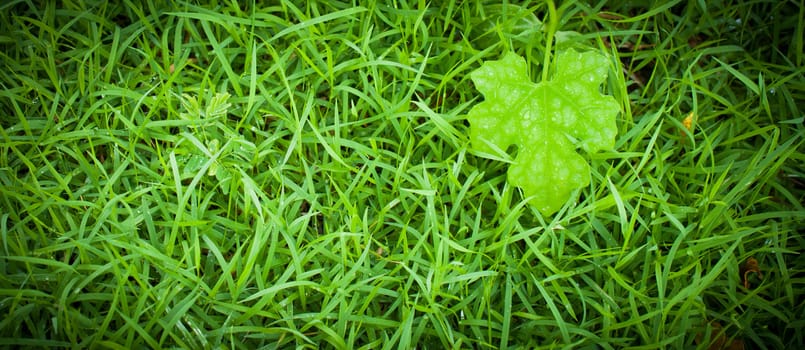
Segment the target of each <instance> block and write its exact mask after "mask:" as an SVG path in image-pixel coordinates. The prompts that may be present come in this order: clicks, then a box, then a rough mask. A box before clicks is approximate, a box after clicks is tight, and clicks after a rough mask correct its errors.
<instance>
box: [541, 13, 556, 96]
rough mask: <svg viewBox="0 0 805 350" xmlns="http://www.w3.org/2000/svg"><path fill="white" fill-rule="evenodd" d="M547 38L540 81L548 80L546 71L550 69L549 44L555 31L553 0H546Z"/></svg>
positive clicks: (551, 42)
mask: <svg viewBox="0 0 805 350" xmlns="http://www.w3.org/2000/svg"><path fill="white" fill-rule="evenodd" d="M547 3H548V21H547V23H548V40H547V44H546V46H545V56H544V58H543V62H542V81H547V80H548V71H549V70H550V69H549V68H550V63H551V45H552V44H553V37H554V34H555V33H556V25H557V20H556V4H554V3H553V0H548V1H547Z"/></svg>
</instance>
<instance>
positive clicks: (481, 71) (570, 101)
mask: <svg viewBox="0 0 805 350" xmlns="http://www.w3.org/2000/svg"><path fill="white" fill-rule="evenodd" d="M608 65H609V64H608V61H607V58H606V57H605V56H603V55H601V54H598V53H595V52H585V53H579V52H577V51H575V50H572V49H570V50H566V51H563V52H560V53H559V54H558V55H557V58H556V71H555V73H554V74H553V77H552V79H551V80H550V81H544V82H541V83H538V84H537V83H533V82H531V81H530V80H529V77H528V72H527V70H526V67H527V66H526V62H525V60H524V59H523V58H522V57H520V56H518V55H517V54H515V53H508V54H506V55H505V56H504V57H503V58H502V59H501V60H498V61H488V62H485V63H484V64H483V65H482V66H481V67H480V68H478V69H477V70H475V71H474V72H472V73H471V78H472V81H473V82H474V83H475V86H476V88H477V89H478V91H480V92H481V93H482V94H483V95H484V98H485V100H484V102H481V103H480V104H478V105H476V106H475V107H473V108H472V109H471V110H470V112H469V114H468V115H467V119H468V120H469V122H470V141H471V142H472V147H473V148H474V149H476V150H478V151H480V152H485V153H489V154H494V153H495V151H496V149H498V150H504V151H505V150H506V148H508V147H509V146H511V145H517V147H518V150H517V157H516V158H515V159H514V163H513V164H512V165H511V166H510V167H509V172H508V181H509V182H511V183H512V184H514V185H516V186H518V187H520V188H521V189H522V190H523V193H524V194H525V196H526V197H528V198H530V203H531V204H532V205H534V206H535V207H536V208H537V209H538V210H539V211H540V212H541V213H542V214H543V215H550V214H552V213H554V212H556V211H557V210H559V208H561V207H562V205H563V204H564V203H565V202H566V201H567V199H568V198H569V197H570V194H571V193H572V192H573V191H574V190H576V189H578V188H580V187H583V186H585V185H587V184H589V183H590V168H589V165H587V162H586V161H585V159H584V158H583V157H582V156H581V155H579V154H578V153H577V151H576V150H577V149H579V148H580V149H583V150H584V151H585V152H588V153H593V152H597V151H600V150H604V149H611V148H612V147H613V146H614V144H615V135H616V133H617V127H616V125H615V117H616V115H617V114H618V113H619V112H620V107H619V105H618V103H617V102H616V101H615V98H613V97H612V96H607V95H603V94H601V92H600V91H599V85H600V84H601V83H602V82H603V81H604V79H606V76H607V69H608Z"/></svg>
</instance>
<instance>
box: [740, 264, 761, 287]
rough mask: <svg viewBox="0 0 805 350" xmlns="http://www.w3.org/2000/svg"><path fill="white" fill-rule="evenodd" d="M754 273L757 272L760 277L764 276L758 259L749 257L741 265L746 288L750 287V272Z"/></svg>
mask: <svg viewBox="0 0 805 350" xmlns="http://www.w3.org/2000/svg"><path fill="white" fill-rule="evenodd" d="M752 273H754V274H756V276H757V278H758V279H762V278H763V273H762V272H761V271H760V264H759V263H758V261H757V259H755V258H753V257H749V258H748V259H746V262H745V263H744V264H743V265H742V266H741V279H742V280H743V284H744V288H747V289H749V274H752Z"/></svg>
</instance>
